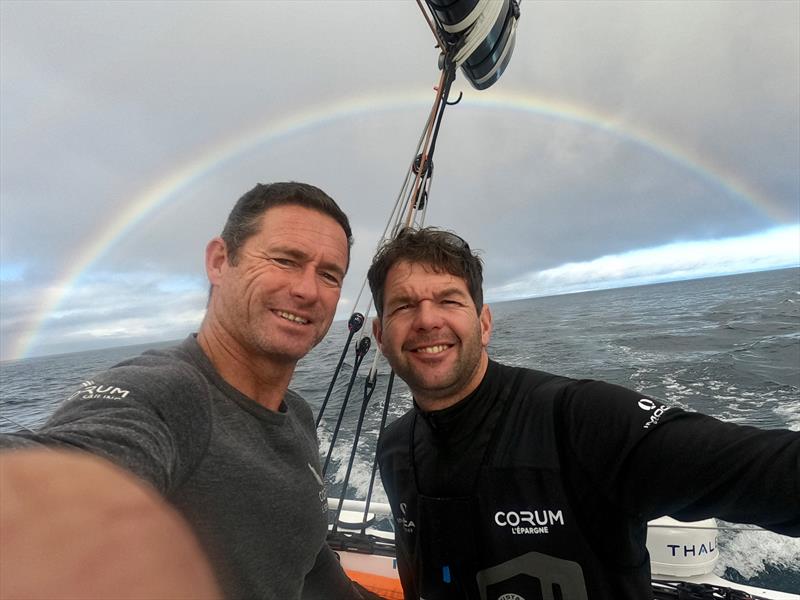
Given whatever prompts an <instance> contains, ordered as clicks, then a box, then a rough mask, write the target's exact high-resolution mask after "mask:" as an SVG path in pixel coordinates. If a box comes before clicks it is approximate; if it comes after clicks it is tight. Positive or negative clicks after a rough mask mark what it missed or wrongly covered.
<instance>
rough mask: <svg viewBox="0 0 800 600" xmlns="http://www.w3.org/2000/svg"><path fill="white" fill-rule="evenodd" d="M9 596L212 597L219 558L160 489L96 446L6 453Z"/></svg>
mask: <svg viewBox="0 0 800 600" xmlns="http://www.w3.org/2000/svg"><path fill="white" fill-rule="evenodd" d="M0 497H1V500H2V501H0V556H2V560H1V561H0V597H2V598H51V599H53V600H56V599H59V598H106V599H119V600H123V599H130V600H133V599H142V600H143V599H153V600H155V599H163V598H174V599H179V598H185V599H187V600H188V599H190V598H191V599H195V598H196V599H198V600H211V599H217V598H221V597H222V596H221V594H220V592H219V590H218V588H217V584H216V582H215V580H214V576H213V575H212V571H211V568H210V567H209V565H208V562H207V561H206V558H205V556H204V554H203V552H202V550H201V549H200V546H199V545H198V543H197V541H196V540H195V538H194V535H193V534H192V533H191V531H190V530H189V528H188V526H187V525H186V523H184V521H183V519H182V518H181V517H180V516H179V515H178V514H177V513H176V512H175V511H174V509H172V508H171V507H169V506H168V505H167V504H166V503H165V502H164V501H162V500H161V499H160V498H159V496H158V494H156V492H155V491H154V490H152V489H150V488H149V487H148V486H147V485H146V484H144V483H143V482H141V481H140V480H138V479H136V478H135V477H132V476H131V475H130V474H129V473H126V472H125V471H123V470H122V469H119V468H117V467H115V466H114V465H112V464H111V463H109V462H108V461H106V460H103V459H100V458H97V457H94V456H91V455H89V454H86V453H78V452H67V451H53V450H15V451H8V452H3V453H2V454H0Z"/></svg>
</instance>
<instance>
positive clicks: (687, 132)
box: [0, 0, 800, 359]
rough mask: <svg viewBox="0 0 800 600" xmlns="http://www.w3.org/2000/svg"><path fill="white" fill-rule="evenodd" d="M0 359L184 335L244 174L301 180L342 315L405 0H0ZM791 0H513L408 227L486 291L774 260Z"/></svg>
mask: <svg viewBox="0 0 800 600" xmlns="http://www.w3.org/2000/svg"><path fill="white" fill-rule="evenodd" d="M0 28H1V30H0V40H1V41H0V45H1V46H0V76H1V77H2V87H1V88H0V94H1V95H2V96H1V98H0V99H1V100H2V102H1V103H0V106H1V115H0V118H1V121H0V126H1V127H2V135H0V182H2V184H1V185H2V189H1V190H0V284H1V285H2V294H0V327H1V328H2V329H1V330H0V342H1V343H2V347H1V348H0V356H1V357H2V358H3V359H9V358H18V357H21V356H31V355H37V354H46V353H52V352H67V351H76V350H82V349H87V348H97V347H105V346H111V345H121V344H129V343H139V342H148V341H154V340H166V339H177V338H182V337H184V335H186V333H187V332H189V331H193V330H195V329H196V328H197V325H198V324H199V321H200V319H201V318H202V315H203V311H204V306H205V298H206V291H207V284H206V279H205V272H204V268H203V252H204V247H205V244H206V242H207V241H208V239H210V238H211V237H213V236H214V235H216V234H217V233H219V231H220V229H221V227H222V223H223V221H224V219H225V217H226V215H227V213H228V211H229V210H230V208H231V206H232V204H233V203H234V202H235V200H236V199H237V198H238V197H239V196H240V195H241V194H242V193H244V192H245V191H247V190H248V189H250V188H251V187H252V186H253V185H254V184H255V183H257V182H269V181H278V180H288V179H293V180H300V181H308V182H310V183H314V184H316V185H318V186H320V187H322V188H323V189H325V190H326V191H327V192H328V193H329V194H330V195H332V196H333V197H334V198H335V199H336V200H337V201H338V202H339V203H340V204H341V206H342V207H343V208H344V209H345V211H346V212H347V213H348V214H349V216H350V218H351V222H352V224H353V227H354V233H355V236H356V244H355V247H354V255H353V261H352V267H351V273H350V275H349V276H348V281H347V284H346V286H345V289H344V291H343V294H342V302H341V303H340V313H341V314H342V315H345V314H349V312H350V310H351V309H352V305H353V301H354V299H355V297H356V295H357V294H358V289H359V287H360V285H361V283H362V281H363V276H364V272H365V270H366V266H367V264H368V262H369V259H370V258H371V254H372V252H373V250H374V247H375V244H376V242H377V240H378V237H379V235H380V233H381V231H382V230H383V226H384V223H385V219H386V218H387V217H388V214H389V211H390V209H391V206H392V204H393V203H394V200H395V197H396V196H397V193H398V192H399V187H400V184H401V183H402V179H403V177H404V173H405V170H406V167H407V164H408V162H409V161H410V159H411V155H412V153H413V150H414V146H415V144H416V141H417V137H418V136H419V133H420V131H421V128H422V126H423V122H424V120H425V118H426V115H427V111H428V109H429V105H430V103H431V102H432V100H433V91H432V86H433V85H434V83H435V82H436V80H437V78H438V73H437V50H436V49H435V48H434V47H433V41H432V36H431V33H430V31H429V30H428V28H427V26H426V24H425V22H424V20H423V19H422V17H421V15H420V13H419V10H418V8H417V6H416V4H415V3H414V2H411V1H410V0H409V1H383V2H370V1H363V2H337V1H329V0H325V1H318V2H316V1H306V2H240V3H237V2H220V3H216V2H139V1H137V2H99V1H93V2H69V1H59V2H52V3H51V2H36V1H32V0H25V1H22V2H12V1H8V0H3V1H2V2H0ZM798 32H800V2H796V1H780V2H762V1H759V2H745V1H735V2H734V1H731V2H680V1H671V2H641V3H635V2H586V3H583V2H578V1H570V2H533V1H524V2H522V17H521V20H520V24H519V29H518V32H517V45H516V49H515V51H514V55H513V58H512V60H511V63H510V66H509V68H508V70H507V71H506V73H505V74H504V76H503V77H502V78H501V80H500V81H499V83H497V84H496V85H495V86H494V87H492V88H491V89H489V90H486V91H483V92H477V91H475V90H473V89H472V88H470V87H469V85H468V84H466V83H465V80H464V78H463V77H459V78H458V79H457V81H456V85H455V88H456V91H463V92H464V99H463V100H462V102H461V103H460V104H459V105H457V106H454V107H452V108H449V109H448V111H447V112H446V114H445V119H444V124H443V127H442V132H441V136H440V139H439V144H438V146H437V151H436V152H437V154H436V160H435V167H436V170H435V176H434V181H433V187H432V198H431V204H430V209H429V212H428V217H427V221H428V223H429V224H435V225H440V226H444V227H447V228H450V229H453V230H455V231H457V232H458V233H460V234H461V235H463V236H464V237H465V238H467V239H468V241H469V242H470V245H471V246H472V247H474V248H479V249H481V250H482V251H483V258H484V261H485V263H486V288H487V297H488V299H489V300H490V301H491V300H501V299H510V298H518V297H526V296H534V295H542V294H550V293H558V292H563V291H576V290H582V289H591V288H595V287H601V286H616V285H623V284H625V285H630V284H636V283H644V282H648V281H661V280H669V279H675V278H686V277H691V276H701V275H702V276H705V275H713V274H720V273H733V272H743V271H750V270H759V269H768V268H776V267H785V266H797V265H798V264H800V225H799V223H800V214H799V211H800V208H799V207H798V205H799V202H800V175H799V173H800V132H799V129H800V114H799V113H800V108H798V107H800V81H799V80H798V78H799V77H800V64H799V63H800V33H798Z"/></svg>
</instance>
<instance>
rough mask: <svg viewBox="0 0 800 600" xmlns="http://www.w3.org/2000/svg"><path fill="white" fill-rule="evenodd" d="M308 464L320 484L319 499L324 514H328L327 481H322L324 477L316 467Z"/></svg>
mask: <svg viewBox="0 0 800 600" xmlns="http://www.w3.org/2000/svg"><path fill="white" fill-rule="evenodd" d="M307 464H308V469H309V470H310V471H311V474H312V475H313V476H314V479H315V480H316V482H317V483H318V484H319V501H320V503H321V504H322V514H325V515H327V514H328V489H327V488H326V487H325V482H324V481H322V477H320V476H319V474H318V473H317V472H316V471H315V470H314V467H312V466H311V463H307Z"/></svg>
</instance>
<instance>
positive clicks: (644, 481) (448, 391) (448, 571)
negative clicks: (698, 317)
mask: <svg viewBox="0 0 800 600" xmlns="http://www.w3.org/2000/svg"><path fill="white" fill-rule="evenodd" d="M368 277H369V282H370V287H371V289H372V294H373V297H374V299H375V306H376V309H377V312H378V318H377V319H376V320H375V322H374V324H373V330H374V334H375V338H376V340H377V342H378V344H379V345H380V348H381V350H382V351H383V353H384V355H385V356H386V357H387V359H388V361H389V363H390V364H391V366H392V367H393V368H394V370H395V371H396V372H397V374H398V375H399V376H400V377H401V378H402V379H403V380H405V381H406V383H407V384H408V386H409V388H410V389H411V391H412V393H413V396H414V408H413V409H412V410H411V411H410V412H409V413H407V414H406V415H404V416H403V417H401V418H400V419H398V420H397V421H395V422H394V423H392V424H391V425H390V426H389V427H388V428H387V429H386V431H385V432H384V433H383V435H382V437H381V440H380V442H379V446H378V459H379V462H380V468H381V476H382V478H383V483H384V487H385V488H386V491H387V494H388V496H389V501H390V503H391V505H392V511H393V513H394V518H395V520H396V523H397V525H396V528H395V529H396V540H397V558H398V569H399V571H400V576H401V580H402V583H403V588H404V591H405V595H406V598H425V599H426V600H439V599H442V598H470V599H471V598H476V599H477V598H480V599H484V600H485V599H487V598H488V599H498V598H503V599H506V598H513V599H517V598H524V599H525V600H531V599H537V598H543V599H550V598H554V599H555V598H569V599H570V600H599V599H608V600H621V599H630V600H641V599H644V598H649V597H651V588H650V563H649V557H648V553H647V549H646V547H645V539H646V532H647V521H648V520H651V519H654V518H656V517H659V516H663V515H671V516H674V517H676V518H679V519H683V520H698V519H703V518H707V517H710V516H718V517H721V518H724V519H726V520H731V521H738V522H746V523H757V524H759V525H761V526H763V527H766V528H768V529H771V530H773V531H777V532H780V533H784V534H788V535H794V536H797V535H800V434H798V433H796V432H792V431H784V430H775V431H764V430H760V429H757V428H754V427H743V426H737V425H732V424H728V423H723V422H721V421H718V420H716V419H713V418H711V417H708V416H704V415H700V414H697V413H690V412H686V411H683V410H681V409H679V408H676V407H671V406H668V405H666V404H664V403H662V402H661V401H659V400H657V399H655V398H649V397H645V396H643V395H641V394H639V393H637V392H635V391H632V390H628V389H625V388H622V387H619V386H615V385H611V384H608V383H604V382H599V381H588V380H581V381H578V380H573V379H568V378H565V377H560V376H557V375H552V374H549V373H543V372H540V371H535V370H531V369H521V368H513V367H508V366H505V365H502V364H499V363H497V362H494V361H492V360H491V359H490V358H489V356H488V353H487V347H488V344H489V339H490V335H491V332H492V316H491V312H490V310H489V307H488V306H486V305H484V304H483V294H482V290H481V286H482V280H483V276H482V266H481V262H480V259H479V258H478V257H477V256H475V255H474V254H473V253H472V252H471V250H470V248H469V246H468V244H467V243H466V242H465V241H464V240H462V239H461V238H459V237H458V236H456V235H454V234H451V233H448V232H444V231H440V230H436V229H430V228H428V229H422V230H418V231H414V230H406V231H405V232H403V233H401V234H400V236H399V237H398V238H396V239H395V240H393V241H392V242H389V243H388V244H386V245H385V246H384V247H383V248H382V249H381V250H380V251H379V252H378V254H377V256H376V257H375V259H374V261H373V264H372V267H371V268H370V271H369V274H368ZM767 489H769V490H770V492H769V493H768V494H766V493H764V492H765V490H767Z"/></svg>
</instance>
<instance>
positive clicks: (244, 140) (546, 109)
mask: <svg viewBox="0 0 800 600" xmlns="http://www.w3.org/2000/svg"><path fill="white" fill-rule="evenodd" d="M432 102H433V93H432V92H431V91H426V90H419V91H415V92H410V93H402V94H398V93H391V94H370V95H363V96H358V97H353V98H344V99H342V100H339V101H336V102H328V103H326V104H324V105H319V106H313V107H309V108H307V109H305V110H300V111H298V112H294V113H292V114H289V115H286V116H283V117H278V118H273V119H267V120H265V121H264V122H262V123H259V124H256V125H253V126H250V127H248V128H247V129H245V130H243V131H240V132H238V133H236V134H234V135H231V136H230V137H228V138H226V139H223V140H218V141H216V142H215V143H214V144H213V145H211V146H209V147H205V148H201V149H200V150H199V151H198V152H197V154H196V156H194V157H193V158H191V159H189V160H188V161H186V162H185V163H184V164H182V165H180V166H179V167H178V168H176V169H174V170H170V171H168V172H166V173H164V174H163V175H162V176H161V177H160V178H158V179H157V180H156V181H154V182H152V183H151V184H150V185H149V186H148V187H146V188H145V189H143V190H142V191H141V192H139V193H138V194H137V195H135V196H134V197H133V198H131V200H130V202H129V203H128V204H127V207H126V208H125V210H123V211H121V212H119V213H118V214H117V215H116V216H115V217H114V219H113V220H112V221H111V222H110V223H104V224H102V225H101V226H100V227H98V229H97V232H96V234H95V235H89V236H87V239H89V240H91V243H89V244H88V245H86V246H84V247H82V248H80V249H79V250H78V251H77V252H76V253H75V255H74V256H73V257H72V258H71V259H70V260H69V261H67V262H68V264H69V265H71V266H70V268H69V269H67V270H66V271H65V272H64V273H63V274H62V275H61V277H59V279H58V281H57V282H56V283H54V284H53V285H52V286H50V287H49V290H50V291H49V292H48V293H46V294H45V295H44V297H42V298H41V300H40V302H39V305H38V306H37V307H36V310H35V311H34V315H35V316H34V318H33V319H32V321H31V323H32V324H31V326H30V327H29V328H28V329H27V330H26V331H24V332H23V333H22V334H20V335H19V336H18V338H17V339H16V340H15V341H14V343H13V344H12V345H11V347H12V353H11V358H12V359H18V358H24V357H26V356H27V355H28V353H29V352H30V350H31V348H32V347H33V346H34V345H35V343H36V340H37V337H38V335H39V333H40V332H41V330H42V329H43V327H44V325H45V324H46V322H47V320H48V318H49V316H50V315H51V314H52V313H53V312H54V311H55V310H56V309H57V308H58V307H59V305H60V303H61V302H62V300H63V299H64V298H65V297H66V296H67V295H68V294H69V292H70V290H71V289H72V288H73V287H74V286H76V285H77V283H78V281H79V280H80V278H81V276H82V275H83V274H84V273H85V272H87V271H88V270H89V269H90V268H91V267H92V266H93V265H94V264H95V263H96V262H97V261H98V260H99V259H100V258H101V257H102V256H103V255H105V254H106V253H107V252H108V251H109V250H110V249H111V248H113V247H114V246H115V245H116V244H117V242H119V241H120V240H121V239H123V238H124V237H125V236H127V235H128V234H129V233H130V232H131V231H133V230H134V229H136V227H137V226H138V225H139V224H140V223H141V222H142V221H144V220H145V219H146V218H147V217H149V216H150V215H152V214H153V213H155V212H156V211H158V210H159V209H160V208H161V207H163V206H165V205H166V204H168V203H170V202H171V201H173V200H174V199H176V198H177V197H179V195H180V193H181V192H182V191H183V190H185V189H186V188H188V187H189V186H191V185H193V184H195V183H197V182H198V181H200V180H202V179H203V178H205V177H207V176H209V175H210V174H211V173H213V172H214V171H215V170H217V169H219V168H220V167H221V166H223V165H225V164H228V163H230V162H232V161H234V160H236V159H237V158H238V157H240V156H242V155H245V154H247V153H248V152H250V151H252V150H253V149H255V148H257V147H260V146H264V145H267V144H270V143H272V142H275V141H277V140H279V139H281V138H285V137H289V136H292V135H295V134H297V133H300V132H303V131H308V130H311V129H314V128H317V127H320V126H324V125H327V124H330V123H332V122H337V121H343V120H347V119H351V118H353V117H356V116H360V115H364V114H377V113H385V112H392V111H398V110H408V109H409V108H416V107H428V106H430V105H431V103H432ZM465 108H466V109H478V110H502V111H515V112H520V113H524V114H529V115H530V114H532V115H536V116H540V117H545V118H550V119H555V120H559V121H567V122H571V123H575V124H577V125H581V126H586V127H590V128H593V129H597V130H601V131H603V132H605V133H607V134H609V135H612V136H614V137H616V138H619V139H621V140H624V141H626V142H630V143H633V144H636V145H639V146H641V147H644V148H646V149H647V150H648V151H650V152H652V153H654V154H655V155H657V156H661V157H663V158H664V159H666V160H668V161H670V162H672V163H675V164H677V165H679V166H680V167H682V168H684V169H686V170H687V171H689V172H691V173H693V174H694V175H696V176H697V177H699V178H700V179H702V180H704V181H706V182H709V183H710V184H712V185H714V186H716V187H719V188H722V189H723V190H725V192H726V193H727V194H729V195H730V196H731V197H732V198H735V199H737V200H738V201H741V202H744V203H746V204H748V205H750V206H751V207H752V208H753V209H755V210H757V211H759V212H760V213H762V214H763V215H764V216H766V217H767V218H769V219H771V220H772V221H775V222H785V221H788V220H791V215H787V214H785V211H782V210H781V209H780V207H778V205H777V204H776V203H774V202H773V201H772V200H770V198H768V197H767V196H766V195H765V194H762V193H759V191H758V190H756V189H754V188H753V187H752V186H750V185H748V183H747V182H746V181H744V180H742V179H741V178H739V177H738V176H737V175H735V174H734V173H731V172H729V171H727V170H725V169H724V168H722V167H721V166H720V165H718V164H714V163H712V162H710V161H708V160H706V159H703V158H701V157H700V156H698V155H697V154H696V153H694V152H693V151H691V150H690V149H688V148H685V147H682V146H680V145H679V144H678V143H677V142H675V141H672V140H670V139H668V138H667V137H666V136H664V135H659V134H657V133H656V132H653V131H650V130H647V129H645V128H643V127H640V126H637V125H633V124H631V123H626V122H623V121H621V120H620V119H619V118H618V117H615V116H613V115H607V114H603V113H601V112H599V111H596V110H594V109H592V108H589V107H586V106H580V105H577V104H572V103H569V102H565V101H563V100H555V99H549V98H545V97H540V96H535V95H531V94H526V93H515V92H513V91H509V92H502V91H497V92H495V91H494V90H492V91H489V92H482V93H481V94H474V95H470V96H469V97H468V98H467V99H465V100H464V101H463V103H462V106H461V107H460V110H464V109H465ZM424 114H425V113H424V112H423V113H421V115H424ZM399 168H402V166H399Z"/></svg>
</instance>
